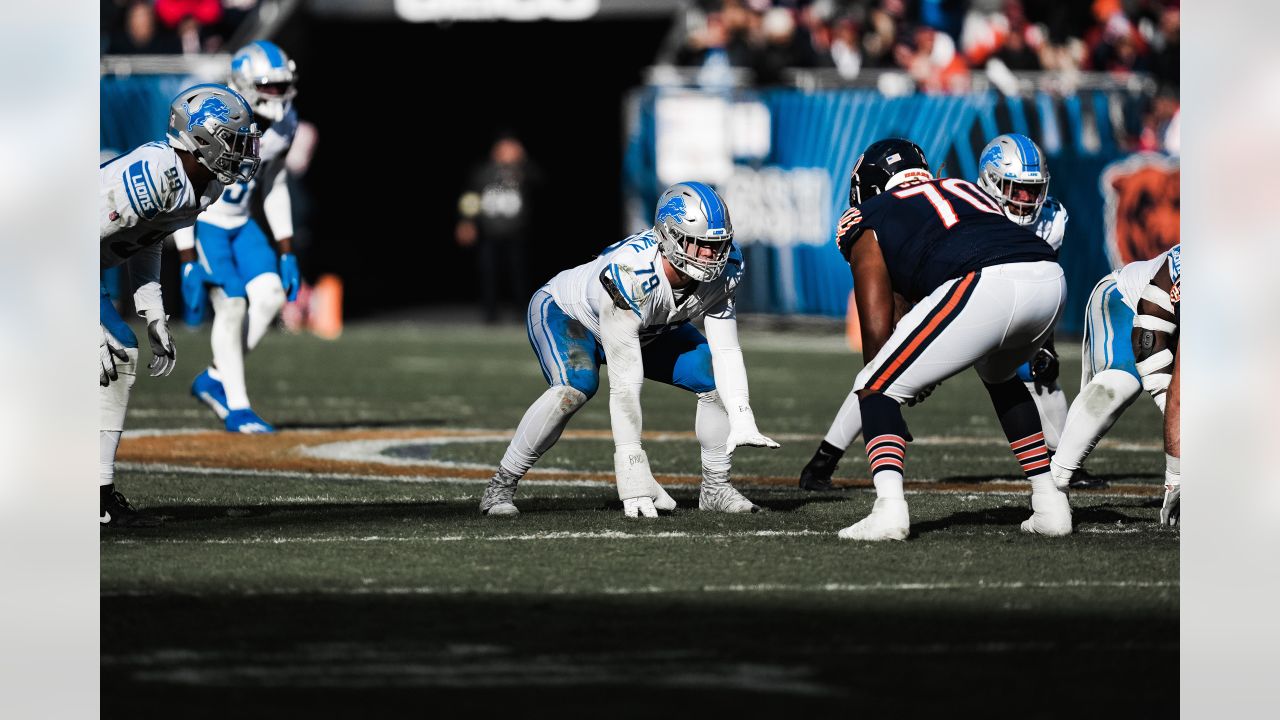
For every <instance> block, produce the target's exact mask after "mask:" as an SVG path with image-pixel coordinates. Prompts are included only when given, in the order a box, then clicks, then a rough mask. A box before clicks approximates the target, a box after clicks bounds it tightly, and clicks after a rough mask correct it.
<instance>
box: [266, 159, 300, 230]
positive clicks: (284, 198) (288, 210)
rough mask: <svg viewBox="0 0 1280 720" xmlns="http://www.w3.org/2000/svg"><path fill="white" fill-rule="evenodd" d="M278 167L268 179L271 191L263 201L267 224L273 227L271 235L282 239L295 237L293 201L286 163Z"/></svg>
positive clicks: (279, 164)
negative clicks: (285, 167) (284, 167)
mask: <svg viewBox="0 0 1280 720" xmlns="http://www.w3.org/2000/svg"><path fill="white" fill-rule="evenodd" d="M273 164H274V165H277V169H276V171H275V173H274V174H273V175H272V176H271V177H269V178H267V180H268V181H269V183H270V185H268V187H270V188H271V189H270V190H269V191H268V192H267V196H266V197H265V198H263V200H262V212H263V213H265V214H266V216H267V224H268V225H270V226H271V234H272V235H274V236H275V237H276V239H277V240H279V239H280V238H291V237H293V200H292V198H290V197H289V182H288V176H287V174H286V173H285V171H284V169H283V166H284V163H280V162H277V163H273Z"/></svg>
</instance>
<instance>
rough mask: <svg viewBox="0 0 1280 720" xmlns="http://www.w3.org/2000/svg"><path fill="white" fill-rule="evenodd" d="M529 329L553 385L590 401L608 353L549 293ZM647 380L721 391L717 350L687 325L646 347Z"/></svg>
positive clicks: (536, 297)
mask: <svg viewBox="0 0 1280 720" xmlns="http://www.w3.org/2000/svg"><path fill="white" fill-rule="evenodd" d="M526 330H527V331H528V334H529V344H530V345H532V346H533V352H534V354H535V355H537V357H538V364H539V365H540V366H541V367H542V375H543V377H544V378H546V380H547V384H549V385H569V386H570V387H573V388H574V389H576V390H578V391H579V392H581V393H583V394H584V395H586V396H587V397H588V398H589V397H591V396H592V395H594V394H595V393H596V390H598V389H599V388H600V365H601V364H603V363H605V362H607V358H605V355H604V349H603V348H602V347H601V346H600V343H599V341H597V340H596V338H595V336H594V335H592V334H591V332H590V331H589V330H587V328H586V327H585V326H584V325H583V324H582V323H580V322H578V321H577V320H574V319H573V318H571V317H569V316H568V315H566V314H565V312H564V311H563V310H561V309H560V306H559V305H557V304H556V302H555V299H553V298H552V297H551V295H550V294H549V293H548V292H546V291H545V290H539V291H538V292H536V293H534V294H533V299H532V300H531V301H530V302H529V314H528V321H527V323H526ZM640 354H641V358H642V360H643V363H644V376H645V377H646V378H648V379H650V380H657V381H658V382H661V383H665V384H667V385H674V386H676V387H678V388H683V389H685V390H689V391H691V392H696V393H702V392H708V391H710V390H714V389H715V379H714V376H713V374H712V369H711V349H710V347H709V346H708V345H707V340H706V338H704V337H703V336H702V333H700V332H698V329H697V328H695V327H694V326H693V325H691V324H689V323H683V324H681V325H679V326H677V327H676V328H675V329H674V330H672V331H670V332H665V333H662V334H660V335H658V336H656V337H654V338H652V339H651V340H649V341H648V342H646V343H644V345H643V347H642V348H641V350H640Z"/></svg>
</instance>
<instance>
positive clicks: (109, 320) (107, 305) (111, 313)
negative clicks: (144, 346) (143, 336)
mask: <svg viewBox="0 0 1280 720" xmlns="http://www.w3.org/2000/svg"><path fill="white" fill-rule="evenodd" d="M98 291H99V293H100V295H99V300H98V322H100V323H102V326H103V327H105V328H106V329H107V332H109V333H111V335H112V337H114V338H115V339H117V340H119V341H120V344H121V345H124V346H125V347H127V348H136V347H138V337H137V336H136V335H134V334H133V330H132V329H130V327H129V325H128V324H126V323H125V321H124V318H122V317H120V313H118V312H116V306H115V305H112V304H111V297H110V296H109V295H107V289H106V288H105V287H102V286H101V285H99V286H98Z"/></svg>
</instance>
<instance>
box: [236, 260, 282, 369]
mask: <svg viewBox="0 0 1280 720" xmlns="http://www.w3.org/2000/svg"><path fill="white" fill-rule="evenodd" d="M244 291H245V294H246V295H248V296H249V322H248V323H247V324H246V327H245V335H244V346H245V348H246V352H251V351H252V350H253V349H254V348H256V347H258V343H259V342H261V341H262V337H263V336H264V335H266V334H267V330H270V329H271V323H272V322H274V321H275V319H276V315H279V314H280V308H282V307H284V301H285V294H284V286H283V285H281V284H280V276H279V275H276V274H275V273H263V274H261V275H259V276H258V277H256V278H254V279H252V280H250V281H249V282H248V283H247V284H245V286H244Z"/></svg>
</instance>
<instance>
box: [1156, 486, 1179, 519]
mask: <svg viewBox="0 0 1280 720" xmlns="http://www.w3.org/2000/svg"><path fill="white" fill-rule="evenodd" d="M1181 494H1182V486H1181V485H1165V486H1164V504H1163V505H1161V507H1160V524H1161V525H1168V526H1169V527H1177V526H1178V522H1179V521H1180V520H1181V519H1182V517H1181V516H1182V508H1181V507H1180V506H1181V501H1180V498H1179V495H1181Z"/></svg>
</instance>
